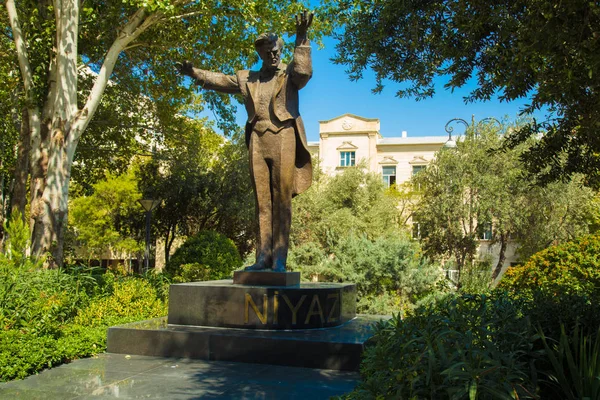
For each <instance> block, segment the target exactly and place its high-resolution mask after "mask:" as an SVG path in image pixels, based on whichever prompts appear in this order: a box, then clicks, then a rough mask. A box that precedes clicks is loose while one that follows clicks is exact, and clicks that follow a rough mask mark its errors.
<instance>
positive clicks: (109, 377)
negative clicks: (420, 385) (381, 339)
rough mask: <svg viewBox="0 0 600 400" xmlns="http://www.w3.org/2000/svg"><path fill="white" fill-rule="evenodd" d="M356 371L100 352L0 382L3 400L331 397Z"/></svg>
mask: <svg viewBox="0 0 600 400" xmlns="http://www.w3.org/2000/svg"><path fill="white" fill-rule="evenodd" d="M358 379H359V375H358V373H356V372H345V371H333V370H322V369H321V370H319V369H309V368H293V367H282V366H273V365H263V364H242V363H234V362H223V361H202V360H187V359H171V358H159V357H147V356H126V355H124V354H101V355H99V356H96V357H92V358H87V359H83V360H76V361H74V362H72V363H70V364H66V365H61V366H59V367H56V368H52V369H49V370H46V371H43V372H41V373H40V374H39V375H34V376H30V377H28V378H26V379H24V380H20V381H12V382H7V383H0V398H1V399H44V400H46V399H48V400H51V399H87V398H94V399H96V398H100V399H102V398H104V399H109V398H120V399H133V398H144V399H236V400H237V399H285V400H288V399H310V400H319V399H328V398H329V397H331V396H335V395H339V394H343V393H346V392H349V391H351V390H352V389H353V388H354V386H355V385H356V384H357V382H358Z"/></svg>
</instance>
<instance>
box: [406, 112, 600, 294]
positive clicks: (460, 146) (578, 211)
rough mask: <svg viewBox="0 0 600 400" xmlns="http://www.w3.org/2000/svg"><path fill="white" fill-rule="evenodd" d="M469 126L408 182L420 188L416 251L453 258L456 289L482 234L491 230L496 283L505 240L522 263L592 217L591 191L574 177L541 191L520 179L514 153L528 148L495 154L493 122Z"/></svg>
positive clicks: (584, 228)
mask: <svg viewBox="0 0 600 400" xmlns="http://www.w3.org/2000/svg"><path fill="white" fill-rule="evenodd" d="M475 127H477V132H475V130H474V129H473V126H471V128H470V129H468V130H467V132H466V134H465V136H464V139H463V140H459V141H458V143H457V147H456V148H455V149H442V150H441V151H439V152H438V154H437V155H436V159H435V160H434V161H433V162H432V163H431V164H430V165H429V166H428V168H427V169H426V170H424V171H422V172H421V173H419V174H417V175H416V176H415V177H414V178H413V183H414V184H415V186H416V187H419V188H420V196H419V197H418V202H417V203H416V205H415V211H414V221H416V222H418V223H419V224H420V227H421V232H422V245H423V248H424V250H425V252H426V254H428V255H430V256H432V257H443V258H454V259H455V260H456V263H457V268H458V270H459V284H460V271H461V270H462V269H463V267H464V266H465V265H471V264H472V263H473V262H474V261H475V260H476V258H477V249H478V246H479V237H480V236H481V234H482V233H483V232H484V231H486V230H488V229H490V228H491V230H492V237H491V243H498V244H499V245H500V246H499V247H500V250H499V254H498V262H497V264H496V265H495V266H494V270H493V275H492V277H493V278H496V277H498V275H499V274H500V273H501V271H502V266H503V264H504V262H505V259H506V250H507V246H508V243H509V240H511V239H513V240H514V239H516V240H517V241H518V242H519V244H520V245H521V247H520V248H519V251H520V252H521V253H520V255H521V257H523V258H526V257H528V256H529V255H530V254H532V249H535V251H539V250H541V249H543V248H545V247H547V246H548V245H550V244H551V243H552V241H563V240H567V239H569V238H570V237H572V235H579V234H581V233H586V232H587V231H588V222H589V218H590V217H591V214H592V213H591V204H592V203H591V202H592V200H593V191H592V190H591V189H589V188H586V187H583V186H582V184H581V181H580V180H579V181H578V180H576V179H573V180H571V181H570V182H565V183H558V182H557V183H554V184H552V185H551V186H548V187H546V188H542V187H538V186H536V185H533V184H532V183H531V182H530V181H529V180H527V179H526V175H525V173H524V167H523V165H522V163H521V162H520V156H521V154H522V153H523V152H524V151H527V149H528V146H530V145H535V143H533V144H532V143H526V144H523V145H521V146H520V147H518V148H515V149H512V150H506V151H503V152H499V151H498V148H499V147H500V146H502V144H501V143H502V137H501V136H502V131H501V130H499V128H498V127H497V126H495V125H494V126H492V125H488V126H481V124H475ZM504 128H506V127H505V126H504V127H503V129H504ZM548 238H552V240H547V239H548ZM535 251H534V252H535Z"/></svg>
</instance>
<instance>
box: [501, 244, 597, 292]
mask: <svg viewBox="0 0 600 400" xmlns="http://www.w3.org/2000/svg"><path fill="white" fill-rule="evenodd" d="M499 288H502V289H507V290H512V291H522V290H535V289H539V290H542V291H548V292H550V293H556V294H583V295H595V294H597V293H598V291H599V288H600V235H587V236H583V237H581V238H579V239H577V240H574V241H571V242H567V243H564V244H561V245H558V246H553V247H549V248H547V249H545V250H542V251H540V252H539V253H536V254H534V255H533V256H532V257H531V258H530V259H529V261H527V262H526V263H525V264H523V265H520V266H517V267H512V268H510V269H509V270H508V271H506V273H505V274H504V276H503V278H502V281H501V282H500V285H499Z"/></svg>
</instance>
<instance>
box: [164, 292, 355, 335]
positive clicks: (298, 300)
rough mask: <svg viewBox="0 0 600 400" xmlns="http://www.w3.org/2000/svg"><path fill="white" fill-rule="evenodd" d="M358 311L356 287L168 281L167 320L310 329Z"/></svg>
mask: <svg viewBox="0 0 600 400" xmlns="http://www.w3.org/2000/svg"><path fill="white" fill-rule="evenodd" d="M355 315H356V286H355V285H354V284H344V283H301V284H299V285H297V286H258V285H236V284H233V282H232V281H231V280H222V281H206V282H189V283H179V284H176V285H171V288H170V291H169V317H168V322H169V324H173V325H192V326H214V327H226V328H244V329H274V330H280V329H314V328H328V327H332V326H338V325H341V324H343V323H344V322H346V321H349V320H351V319H352V318H354V317H355Z"/></svg>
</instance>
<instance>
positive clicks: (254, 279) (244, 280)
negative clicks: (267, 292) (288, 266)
mask: <svg viewBox="0 0 600 400" xmlns="http://www.w3.org/2000/svg"><path fill="white" fill-rule="evenodd" d="M233 284H234V285H260V286H296V285H299V284H300V272H274V271H234V272H233Z"/></svg>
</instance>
